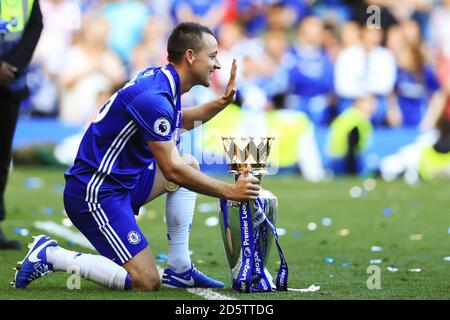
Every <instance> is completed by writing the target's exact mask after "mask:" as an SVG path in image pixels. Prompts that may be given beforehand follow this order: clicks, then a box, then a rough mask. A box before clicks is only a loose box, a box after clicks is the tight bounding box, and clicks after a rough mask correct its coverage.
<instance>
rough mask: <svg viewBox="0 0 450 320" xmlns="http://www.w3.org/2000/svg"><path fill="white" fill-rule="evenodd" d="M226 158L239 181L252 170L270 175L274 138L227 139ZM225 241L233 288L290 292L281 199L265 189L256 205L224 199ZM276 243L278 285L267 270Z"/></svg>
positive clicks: (246, 290)
mask: <svg viewBox="0 0 450 320" xmlns="http://www.w3.org/2000/svg"><path fill="white" fill-rule="evenodd" d="M223 140H224V147H225V152H226V158H227V161H228V163H229V164H230V172H231V173H233V174H235V179H237V178H238V177H239V175H240V174H241V173H242V172H243V169H244V168H248V169H249V172H250V173H252V174H253V175H255V176H256V177H257V178H259V179H260V181H261V178H262V175H263V174H264V173H266V172H267V171H266V168H267V158H268V155H269V152H270V146H271V141H272V140H273V138H272V137H237V138H234V137H224V138H223ZM220 211H221V214H220V225H221V232H222V238H223V243H224V248H225V253H226V256H227V260H228V264H229V266H230V269H231V276H232V287H233V290H235V291H238V292H246V293H249V292H270V291H275V290H278V291H286V290H287V283H288V265H287V262H286V259H285V258H284V255H283V251H282V250H281V247H280V244H279V242H278V234H277V230H276V227H275V224H276V218H277V213H278V199H277V198H276V197H275V196H274V195H273V194H272V193H271V192H270V191H267V190H264V189H261V191H260V195H259V196H258V198H257V200H256V201H247V202H242V203H240V202H236V201H231V200H225V199H220ZM272 242H275V243H276V246H277V250H278V255H279V258H280V267H279V270H278V275H277V279H276V284H273V282H272V276H271V275H270V273H269V271H268V270H267V269H266V268H265V265H267V260H268V258H269V253H270V248H271V245H272Z"/></svg>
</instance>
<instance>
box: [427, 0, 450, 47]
mask: <svg viewBox="0 0 450 320" xmlns="http://www.w3.org/2000/svg"><path fill="white" fill-rule="evenodd" d="M449 30H450V0H442V4H441V5H439V6H436V7H435V8H433V10H432V13H431V18H430V24H429V30H428V32H427V34H428V36H429V38H430V41H431V44H432V48H433V49H434V50H435V52H437V53H438V54H441V55H443V56H450V32H449Z"/></svg>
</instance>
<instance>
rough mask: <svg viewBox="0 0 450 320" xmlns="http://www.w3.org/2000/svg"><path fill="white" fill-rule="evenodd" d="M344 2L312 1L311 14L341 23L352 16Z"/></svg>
mask: <svg viewBox="0 0 450 320" xmlns="http://www.w3.org/2000/svg"><path fill="white" fill-rule="evenodd" d="M345 2H346V1H345V0H317V1H313V4H312V9H311V10H312V14H313V15H315V16H319V17H321V18H322V19H324V20H325V21H326V22H328V23H330V22H331V23H333V24H337V23H342V22H344V21H347V20H349V19H350V18H351V17H352V12H351V9H350V7H349V6H348V5H347V4H346V3H345Z"/></svg>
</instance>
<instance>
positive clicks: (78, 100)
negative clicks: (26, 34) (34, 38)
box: [60, 17, 126, 125]
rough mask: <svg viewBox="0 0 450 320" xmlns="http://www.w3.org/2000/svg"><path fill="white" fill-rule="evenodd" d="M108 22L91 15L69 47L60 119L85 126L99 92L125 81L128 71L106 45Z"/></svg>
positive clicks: (63, 80) (63, 75)
mask: <svg viewBox="0 0 450 320" xmlns="http://www.w3.org/2000/svg"><path fill="white" fill-rule="evenodd" d="M108 29H109V26H108V22H107V21H106V20H103V19H101V18H100V17H88V18H86V19H85V20H84V21H83V25H82V29H81V30H80V33H79V35H78V38H77V39H76V42H75V44H74V45H73V46H72V47H71V48H69V50H68V52H67V57H66V63H65V65H64V71H63V72H62V74H61V78H60V85H61V109H60V116H61V119H62V120H63V121H64V122H66V123H70V124H74V125H83V124H84V123H85V121H86V119H87V118H88V117H89V115H90V114H91V113H92V112H93V110H95V109H96V108H97V107H98V106H97V101H96V97H97V94H98V93H99V92H100V91H106V90H109V89H110V88H111V87H114V86H117V85H118V84H120V83H122V82H124V80H125V78H126V72H125V69H124V67H123V65H122V64H121V62H120V59H119V58H118V57H117V56H116V55H115V54H114V53H113V52H112V51H111V50H109V49H108V48H107V44H106V39H107V36H108Z"/></svg>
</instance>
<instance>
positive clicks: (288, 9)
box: [236, 0, 310, 37]
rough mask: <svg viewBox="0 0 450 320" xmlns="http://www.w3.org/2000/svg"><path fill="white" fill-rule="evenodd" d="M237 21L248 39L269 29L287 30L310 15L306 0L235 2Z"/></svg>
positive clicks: (249, 0) (247, 0)
mask: <svg viewBox="0 0 450 320" xmlns="http://www.w3.org/2000/svg"><path fill="white" fill-rule="evenodd" d="M236 6H237V8H236V11H237V12H238V19H239V21H240V22H241V23H242V24H243V25H244V26H245V32H246V34H247V35H248V36H250V37H255V36H259V35H260V34H262V33H264V32H265V31H266V30H268V29H269V30H270V29H278V28H282V29H285V30H286V29H288V28H290V27H291V26H295V25H297V24H298V23H299V22H300V21H301V20H302V19H303V18H304V17H306V16H307V15H308V14H310V8H309V6H308V1H307V0H237V4H236Z"/></svg>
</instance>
